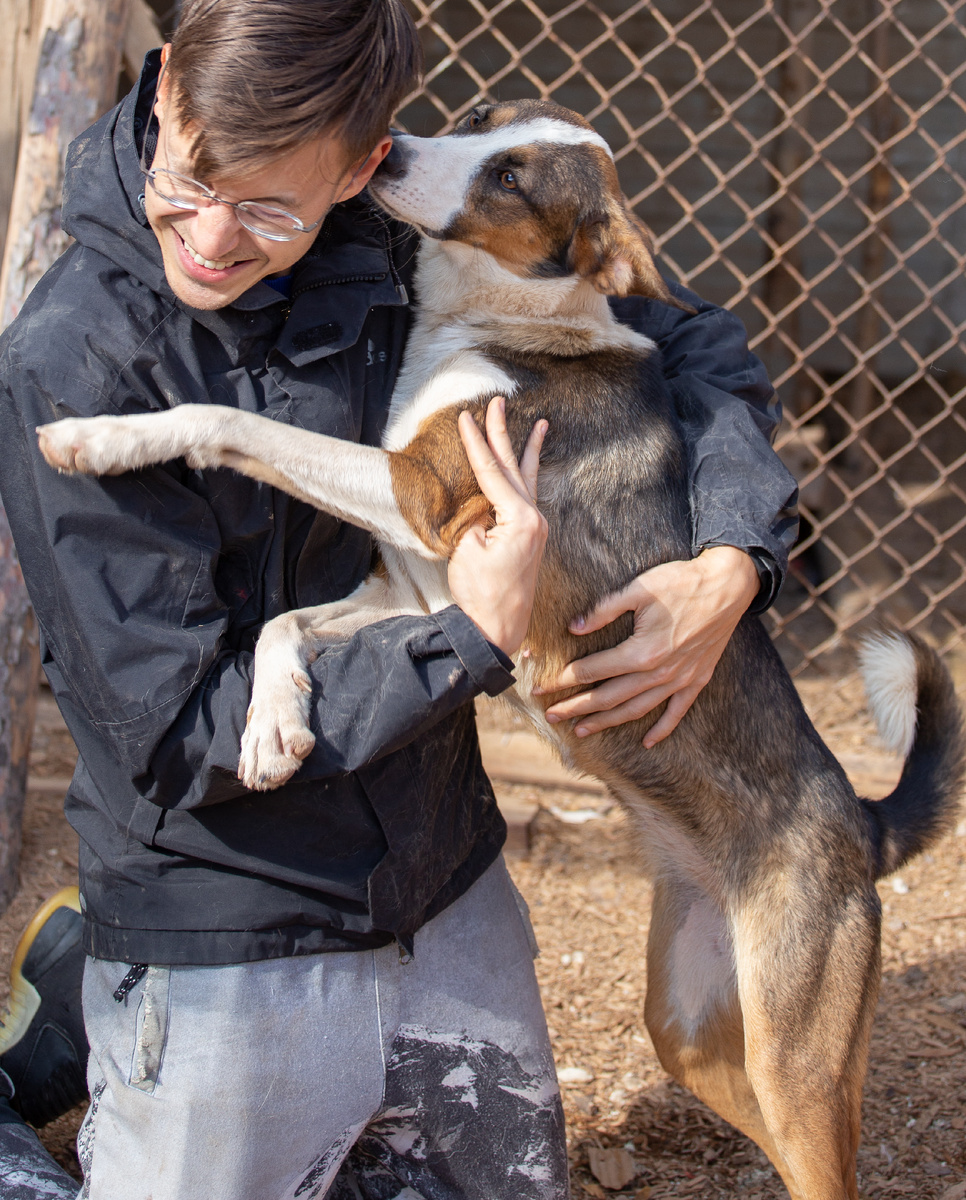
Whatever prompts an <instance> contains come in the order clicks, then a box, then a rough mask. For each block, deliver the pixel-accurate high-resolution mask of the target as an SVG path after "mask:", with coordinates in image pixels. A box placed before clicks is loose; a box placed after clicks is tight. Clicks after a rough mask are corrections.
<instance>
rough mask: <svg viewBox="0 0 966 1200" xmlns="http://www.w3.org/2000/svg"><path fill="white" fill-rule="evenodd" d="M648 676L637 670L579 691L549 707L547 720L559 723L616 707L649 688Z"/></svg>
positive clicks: (553, 723)
mask: <svg viewBox="0 0 966 1200" xmlns="http://www.w3.org/2000/svg"><path fill="white" fill-rule="evenodd" d="M648 682H649V681H648V677H647V675H645V674H642V673H641V672H639V671H637V672H634V673H633V674H630V675H619V676H618V677H617V678H616V679H608V681H607V682H606V683H604V684H601V686H600V687H598V688H594V689H593V690H592V691H589V692H577V694H576V695H574V696H568V697H567V699H566V700H561V701H560V702H559V703H557V704H554V705H553V706H552V707H550V708H548V709H547V712H546V717H547V721H548V722H549V724H551V725H557V724H559V723H560V722H561V721H570V720H573V718H575V717H586V716H588V715H589V714H590V713H595V712H603V711H605V710H607V709H612V708H616V707H617V706H618V705H619V704H623V703H625V701H627V700H630V699H631V698H632V697H634V696H636V695H639V694H640V693H642V692H644V691H646V690H647V686H648Z"/></svg>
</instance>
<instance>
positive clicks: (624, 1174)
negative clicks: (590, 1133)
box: [587, 1146, 637, 1192]
mask: <svg viewBox="0 0 966 1200" xmlns="http://www.w3.org/2000/svg"><path fill="white" fill-rule="evenodd" d="M587 1159H588V1161H589V1162H590V1169H591V1172H592V1173H593V1175H594V1178H595V1179H598V1180H600V1182H601V1183H602V1184H603V1185H604V1187H605V1188H609V1189H610V1190H611V1191H612V1192H619V1191H620V1190H621V1188H624V1187H627V1185H628V1184H629V1183H630V1181H631V1180H632V1179H633V1178H634V1176H635V1175H636V1174H637V1163H635V1162H634V1160H633V1158H631V1156H630V1155H629V1154H628V1153H627V1151H626V1150H625V1149H624V1147H623V1146H616V1147H614V1148H613V1149H610V1150H601V1149H600V1147H599V1146H588V1147H587Z"/></svg>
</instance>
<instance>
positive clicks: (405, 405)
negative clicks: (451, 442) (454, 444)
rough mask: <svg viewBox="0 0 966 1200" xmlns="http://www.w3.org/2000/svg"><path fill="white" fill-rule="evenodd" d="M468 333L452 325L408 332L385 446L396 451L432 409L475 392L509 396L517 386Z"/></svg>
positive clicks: (460, 401) (468, 398)
mask: <svg viewBox="0 0 966 1200" xmlns="http://www.w3.org/2000/svg"><path fill="white" fill-rule="evenodd" d="M469 340H470V339H469V336H468V331H467V330H466V329H465V327H464V328H460V327H459V326H458V325H457V326H452V325H450V326H443V327H442V328H439V327H437V328H433V329H425V328H420V327H419V326H418V325H417V327H416V328H415V329H414V330H413V332H412V334H411V336H410V341H409V346H408V347H407V350H406V360H405V362H404V363H403V367H402V370H401V371H400V373H399V379H398V380H397V382H396V388H395V391H394V392H393V396H392V402H391V403H390V406H389V420H388V422H387V424H386V431H385V433H384V434H383V438H382V445H383V448H384V449H385V450H401V449H402V448H403V447H404V446H407V445H408V444H409V443H410V442H411V441H412V439H413V438H414V437H415V436H416V433H417V431H418V430H419V428H420V426H421V425H422V424H423V423H424V422H425V421H426V420H427V419H428V418H430V417H431V416H433V414H434V413H437V412H439V411H441V410H442V409H445V408H449V407H451V406H452V405H456V404H465V403H467V401H471V400H475V399H477V398H478V397H480V396H491V395H502V396H509V395H510V394H511V393H512V392H513V391H514V390H515V389H516V384H515V383H514V381H513V380H512V379H511V378H510V376H509V375H508V374H507V373H506V372H505V371H504V370H502V369H501V368H500V367H499V366H497V364H496V363H494V362H492V361H490V359H488V358H487V357H486V355H485V354H482V353H481V352H480V351H479V350H477V349H476V348H475V347H474V346H472V345H468V344H467V343H468V342H469Z"/></svg>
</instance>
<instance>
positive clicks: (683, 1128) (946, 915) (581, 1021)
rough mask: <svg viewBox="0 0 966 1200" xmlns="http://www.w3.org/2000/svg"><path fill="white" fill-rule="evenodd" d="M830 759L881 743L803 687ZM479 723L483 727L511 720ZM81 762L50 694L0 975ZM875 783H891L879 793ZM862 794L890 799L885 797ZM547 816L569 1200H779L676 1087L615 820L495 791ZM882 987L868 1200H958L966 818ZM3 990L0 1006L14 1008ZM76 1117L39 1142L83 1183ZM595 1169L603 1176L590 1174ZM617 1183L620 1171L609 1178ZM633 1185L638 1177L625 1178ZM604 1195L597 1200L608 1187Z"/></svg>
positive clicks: (844, 695)
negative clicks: (668, 1070) (649, 999)
mask: <svg viewBox="0 0 966 1200" xmlns="http://www.w3.org/2000/svg"><path fill="white" fill-rule="evenodd" d="M801 690H802V693H803V697H804V699H805V702H806V705H807V707H808V708H809V709H810V711H811V713H812V716H813V718H814V719H815V721H816V724H817V725H818V726H819V728H820V729H821V731H822V733H823V735H824V736H825V737H826V740H827V741H828V742H829V744H830V745H831V746H832V748H833V750H835V752H836V753H837V754H839V755H840V756H842V757H843V759H844V760H845V761H846V763H848V762H849V761H850V757H849V756H850V755H854V754H855V753H856V751H857V750H859V749H861V748H863V747H865V746H867V745H868V744H869V743H870V742H871V740H872V738H873V735H872V733H871V730H870V727H869V723H868V720H867V718H866V717H865V715H864V712H863V711H862V710H861V700H860V693H859V689H858V685H857V683H856V681H855V680H852V679H845V680H839V681H828V680H825V681H812V682H806V683H803V684H802V685H801ZM497 711H500V712H502V710H493V709H487V710H486V711H485V712H484V713H482V714H481V721H482V722H484V723H490V725H491V726H492V724H493V723H499V722H500V721H502V720H505V718H503V717H502V716H499V715H496V713H497ZM73 759H74V750H73V746H72V744H71V742H70V738H69V737H68V735H67V733H66V730H64V729H63V726H62V725H61V723H60V720H59V717H58V716H57V713H56V709H55V708H54V706H53V703H52V701H51V699H50V695H49V693H47V692H46V691H42V692H41V697H40V711H39V715H38V722H37V732H36V736H35V740H34V748H33V755H32V760H31V762H32V765H31V778H32V780H33V781H34V783H35V784H36V785H38V786H35V787H33V788H32V789H31V791H30V794H29V797H28V808H27V814H26V823H25V836H24V857H23V867H22V883H21V888H20V891H19V893H18V895H17V897H16V898H15V900H14V902H13V904H12V905H11V907H10V909H9V910H8V911H7V912H6V913H5V914H4V915H3V917H2V918H0V960H2V961H3V962H7V961H9V958H10V954H11V952H12V950H13V946H14V945H15V943H16V939H17V937H18V935H19V931H20V930H21V929H22V927H23V925H24V924H25V922H26V921H27V919H28V918H29V916H30V914H31V913H32V912H33V910H34V909H35V908H36V907H37V906H38V905H39V904H40V903H41V902H42V900H43V899H44V898H45V897H46V896H49V895H50V894H51V892H53V891H54V890H56V889H57V888H58V887H62V886H64V885H65V884H67V883H71V882H73V881H74V878H75V875H76V865H77V857H76V839H75V838H74V835H73V833H72V831H71V830H70V828H69V827H68V826H67V824H66V822H65V821H64V819H63V817H62V815H61V808H60V805H61V799H62V794H63V792H62V786H61V782H62V781H63V779H64V778H65V776H68V775H69V774H70V770H71V769H72V764H73ZM879 783H880V784H881V780H880V781H879ZM863 790H864V791H865V794H870V795H871V794H884V792H885V791H887V790H888V782H886V785H885V786H879V787H878V791H875V790H874V788H873V787H872V786H867V787H865V788H864V789H863ZM500 791H501V793H502V797H501V798H502V799H504V800H506V801H508V802H510V803H512V802H514V801H516V802H529V803H533V802H535V803H537V804H539V806H540V808H539V812H538V815H537V817H536V820H535V822H534V826H533V836H532V847H531V852H530V855H529V857H526V858H517V859H514V860H513V861H512V862H511V870H512V872H513V875H514V877H515V879H516V881H517V883H518V885H519V887H520V888H521V890H522V891H523V893H524V895H525V896H526V898H527V900H528V902H529V904H530V908H531V913H532V916H533V924H534V928H535V930H536V934H537V938H538V940H539V942H540V945H541V949H542V954H541V957H540V959H539V960H538V964H537V968H538V973H539V976H540V983H541V986H542V988H543V994H544V999H545V1003H546V1008H547V1014H548V1021H549V1025H550V1031H551V1036H552V1039H553V1044H554V1048H555V1053H556V1058H557V1065H558V1070H561V1071H563V1072H564V1078H566V1079H570V1080H571V1082H568V1083H565V1084H564V1085H563V1093H564V1104H565V1108H566V1113H567V1122H568V1128H569V1138H570V1147H571V1162H572V1180H573V1191H574V1200H584V1198H586V1197H595V1198H597V1200H599V1198H600V1197H603V1196H609V1197H614V1198H617V1197H625V1198H627V1200H630V1198H632V1197H633V1198H635V1200H663V1198H664V1197H672V1196H682V1197H685V1196H686V1197H708V1198H719V1197H734V1196H741V1197H742V1198H743V1200H772V1198H773V1197H774V1198H776V1200H779V1198H782V1197H786V1195H787V1193H786V1192H785V1191H784V1189H783V1188H782V1186H781V1184H780V1182H779V1180H778V1178H777V1176H776V1175H775V1173H774V1171H773V1170H772V1169H771V1167H770V1166H769V1164H768V1162H767V1161H766V1159H765V1157H764V1155H763V1154H762V1153H761V1152H760V1151H759V1150H758V1149H757V1147H756V1146H754V1145H753V1144H752V1143H751V1142H749V1141H747V1140H746V1139H745V1138H744V1137H742V1136H741V1135H740V1134H738V1133H736V1132H735V1131H734V1130H733V1129H732V1128H731V1127H730V1126H728V1125H726V1124H725V1123H724V1122H723V1121H721V1120H720V1119H719V1118H718V1117H716V1116H715V1115H714V1114H713V1113H711V1112H710V1111H709V1110H708V1109H707V1108H705V1107H704V1106H703V1105H702V1104H701V1103H700V1102H698V1101H697V1100H695V1099H694V1098H693V1097H692V1096H691V1095H690V1094H689V1093H688V1092H686V1091H684V1090H683V1089H682V1088H680V1087H678V1086H677V1085H676V1084H674V1083H673V1082H671V1081H670V1080H669V1078H668V1076H667V1075H666V1074H665V1073H664V1072H663V1071H662V1069H661V1067H660V1065H659V1064H658V1062H657V1059H656V1057H655V1055H654V1050H653V1047H652V1046H651V1043H650V1040H649V1038H648V1036H647V1032H646V1030H645V1028H644V1023H643V1019H642V1002H643V995H644V988H645V964H644V947H645V943H646V937H647V927H648V912H649V900H650V889H649V886H648V884H647V882H646V881H645V880H644V879H643V877H642V876H641V873H640V871H639V868H638V865H637V860H636V856H635V850H634V841H633V837H632V835H631V832H630V830H629V828H628V824H627V822H626V821H625V819H624V817H623V815H622V814H621V812H620V811H619V810H618V809H617V808H616V807H614V806H612V805H611V804H610V803H609V802H608V801H607V800H606V799H605V798H603V797H602V796H600V795H599V794H592V793H588V794H586V795H585V794H581V793H579V792H574V791H572V790H565V789H549V788H535V787H530V786H526V787H524V786H514V785H501V787H500ZM880 893H881V895H882V899H883V907H884V922H883V974H882V992H881V999H880V1002H879V1011H878V1017H877V1021H876V1024H875V1029H874V1033H873V1039H872V1052H871V1060H870V1068H869V1077H868V1082H867V1086H866V1100H865V1109H864V1130H863V1142H862V1150H861V1153H860V1161H859V1166H860V1172H861V1176H860V1188H861V1191H862V1194H863V1196H864V1197H867V1198H868V1200H879V1198H882V1200H886V1198H889V1197H904V1196H910V1197H916V1200H966V1133H964V1128H966V811H964V814H963V819H962V820H961V821H960V823H959V826H958V828H957V830H956V832H955V833H954V834H953V835H951V836H950V837H949V838H947V839H946V840H945V841H944V842H943V843H942V844H941V845H939V846H938V847H936V848H935V850H934V851H933V852H932V853H931V854H927V855H925V856H923V858H922V859H920V860H919V861H917V862H916V863H914V864H913V865H912V866H911V867H910V868H908V869H906V870H904V871H903V872H902V875H901V878H894V879H890V880H886V881H884V882H883V883H882V884H881V885H880ZM5 987H6V984H5V981H0V999H2V992H3V991H5ZM82 1112H83V1110H82V1109H79V1110H77V1111H75V1112H73V1113H71V1114H68V1115H67V1116H66V1117H63V1118H61V1120H59V1121H57V1122H55V1123H54V1124H52V1125H50V1126H48V1127H47V1128H46V1129H44V1130H43V1131H42V1135H41V1136H42V1137H43V1139H44V1141H45V1143H46V1144H47V1145H48V1147H49V1148H50V1149H51V1150H52V1152H53V1153H54V1154H55V1155H56V1156H57V1157H58V1159H59V1160H60V1161H61V1162H62V1163H64V1165H65V1166H67V1168H68V1169H69V1170H71V1171H72V1172H73V1173H74V1174H79V1172H78V1170H77V1163H76V1158H75V1157H74V1154H73V1137H74V1135H75V1133H76V1128H77V1125H78V1123H79V1121H80V1118H81V1116H82ZM592 1168H596V1175H595V1173H594V1170H593V1169H592ZM608 1170H610V1171H616V1172H617V1174H616V1175H613V1176H612V1175H609V1174H608ZM632 1173H633V1178H632V1179H631V1178H630V1175H631V1174H632ZM601 1180H603V1181H604V1183H610V1184H612V1185H615V1184H619V1186H611V1187H609V1188H605V1187H604V1186H603V1184H602V1182H600V1181H601Z"/></svg>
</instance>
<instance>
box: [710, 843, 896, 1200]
mask: <svg viewBox="0 0 966 1200" xmlns="http://www.w3.org/2000/svg"><path fill="white" fill-rule="evenodd" d="M839 869H841V868H839ZM821 873H822V871H821V863H820V862H816V861H814V860H813V861H812V862H810V863H809V864H808V865H807V867H806V866H805V865H804V864H800V865H798V866H797V867H795V868H792V869H790V870H789V871H787V872H785V873H784V878H783V879H782V881H781V887H780V894H778V893H775V892H773V893H772V894H766V895H762V896H760V897H758V898H757V899H756V901H755V902H754V904H753V905H751V906H749V908H748V909H746V910H745V911H743V912H742V913H740V914H739V915H736V917H735V919H734V921H733V936H734V945H735V959H736V963H737V968H738V992H739V997H740V1001H741V1009H742V1015H743V1020H744V1030H745V1072H746V1074H747V1076H748V1080H749V1082H750V1084H751V1087H752V1089H753V1090H754V1093H755V1096H756V1097H757V1100H758V1105H759V1109H760V1111H761V1114H762V1118H763V1120H764V1123H765V1126H766V1128H767V1130H768V1132H769V1135H770V1137H771V1141H772V1144H773V1145H774V1146H775V1148H776V1150H777V1154H778V1159H777V1161H776V1160H773V1161H775V1165H776V1166H777V1167H778V1168H779V1170H780V1171H781V1172H782V1175H783V1178H784V1179H785V1182H786V1184H787V1185H788V1186H789V1190H791V1191H792V1194H793V1195H796V1196H801V1197H803V1198H804V1200H857V1197H858V1188H857V1183H856V1177H855V1169H856V1153H857V1150H858V1144H859V1132H860V1122H861V1106H862V1085H863V1081H864V1078H865V1069H866V1059H867V1054H868V1043H869V1032H870V1029H871V1024H872V1018H873V1014H874V1010H875V1003H876V996H877V993H878V979H879V971H880V954H879V913H878V901H877V898H876V896H875V893H874V891H873V890H872V888H871V886H870V885H867V886H865V887H863V886H862V885H861V884H859V883H858V881H856V886H855V887H854V889H852V890H849V889H847V888H843V887H842V886H841V881H837V882H838V883H839V886H837V887H836V886H835V883H836V881H835V880H833V879H832V878H831V876H832V874H833V872H832V871H831V870H830V871H828V872H827V873H826V877H825V878H824V879H820V878H818V876H820V875H821ZM796 874H798V875H799V876H800V878H799V880H798V883H799V884H800V886H797V885H796V880H795V875H796ZM806 875H807V876H808V878H807V879H806V878H805V876H806ZM764 1148H765V1149H766V1150H767V1147H764Z"/></svg>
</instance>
